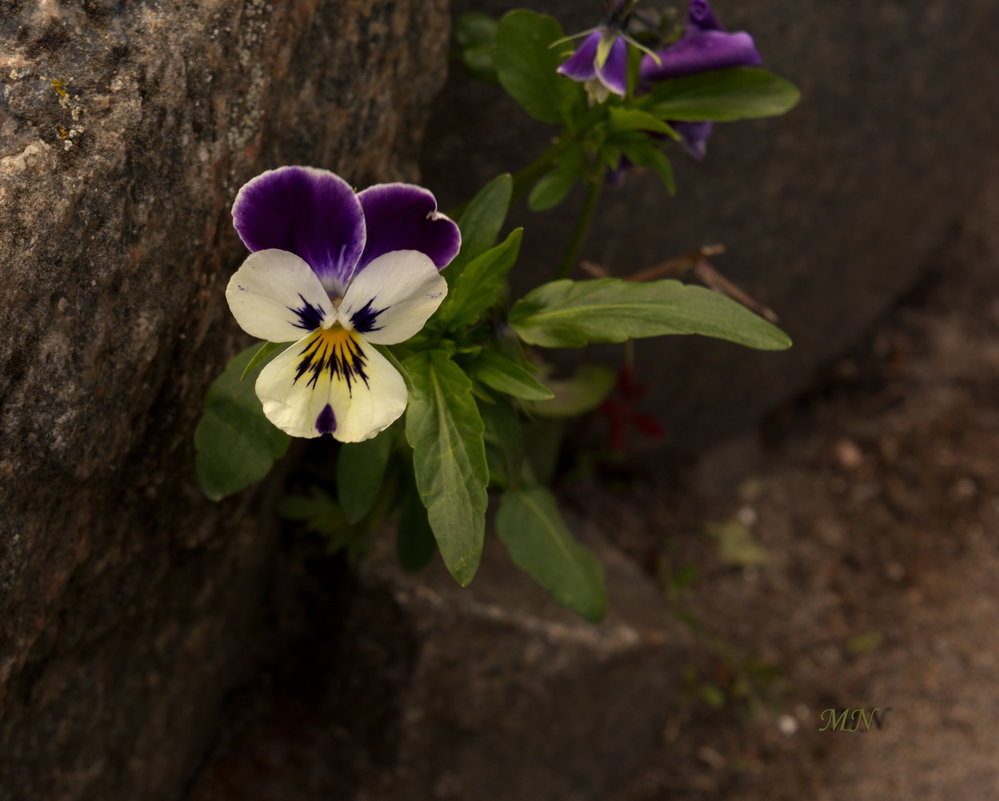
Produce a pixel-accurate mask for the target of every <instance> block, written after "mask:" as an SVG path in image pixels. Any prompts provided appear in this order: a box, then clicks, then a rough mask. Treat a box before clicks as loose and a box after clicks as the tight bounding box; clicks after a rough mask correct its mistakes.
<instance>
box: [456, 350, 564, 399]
mask: <svg viewBox="0 0 999 801" xmlns="http://www.w3.org/2000/svg"><path fill="white" fill-rule="evenodd" d="M469 374H470V375H471V376H472V378H474V379H476V380H477V381H481V382H482V383H483V384H485V385H486V386H487V387H489V388H490V389H495V390H496V391H497V392H503V393H505V394H506V395H511V396H513V397H514V398H522V399H523V400H532V401H544V400H548V399H550V398H554V397H555V395H554V393H553V392H552V391H551V390H550V389H548V387H546V386H545V385H544V384H542V383H541V382H540V381H538V379H536V378H535V377H534V375H533V374H532V373H531V372H530V371H528V370H527V369H526V368H524V367H521V366H520V365H519V364H517V363H516V362H514V361H512V360H510V359H508V358H507V357H506V356H504V355H502V354H501V353H497V352H496V351H494V350H484V351H482V353H480V354H479V355H478V357H477V358H476V359H475V361H474V362H472V365H471V367H470V368H469Z"/></svg>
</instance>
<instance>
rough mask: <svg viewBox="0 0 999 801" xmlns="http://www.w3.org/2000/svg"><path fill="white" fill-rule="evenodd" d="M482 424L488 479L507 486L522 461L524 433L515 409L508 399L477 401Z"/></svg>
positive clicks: (517, 474)
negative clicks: (504, 400)
mask: <svg viewBox="0 0 999 801" xmlns="http://www.w3.org/2000/svg"><path fill="white" fill-rule="evenodd" d="M479 413H480V414H481V415H482V422H483V423H484V424H485V426H486V433H485V441H486V461H487V462H488V464H489V477H490V480H491V481H492V483H494V484H497V485H499V486H502V487H510V486H513V485H514V484H516V483H517V482H518V481H519V480H520V475H521V469H522V466H523V464H524V433H523V429H522V428H521V426H520V418H519V417H518V415H517V411H516V409H514V408H513V407H512V406H510V405H509V404H508V403H502V402H501V403H489V404H480V405H479Z"/></svg>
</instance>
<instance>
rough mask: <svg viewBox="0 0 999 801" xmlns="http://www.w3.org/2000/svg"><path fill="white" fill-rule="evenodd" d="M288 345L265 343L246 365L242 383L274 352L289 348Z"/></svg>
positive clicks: (241, 378) (241, 377)
mask: <svg viewBox="0 0 999 801" xmlns="http://www.w3.org/2000/svg"><path fill="white" fill-rule="evenodd" d="M287 347H288V344H287V343H284V344H282V343H280V342H265V343H264V344H263V345H261V346H260V348H259V350H257V352H256V353H254V354H253V358H252V359H250V361H248V362H247V363H246V367H244V368H243V374H242V375H241V376H240V377H239V380H240V381H243V380H244V379H245V378H246V377H247V376H248V375H249V374H250V373H252V372H253V371H254V370H256V369H257V367H259V366H260V365H261V364H263V362H264V360H265V359H267V357H268V356H270V355H271V354H272V353H273V352H274V351H276V350H277V349H278V348H287Z"/></svg>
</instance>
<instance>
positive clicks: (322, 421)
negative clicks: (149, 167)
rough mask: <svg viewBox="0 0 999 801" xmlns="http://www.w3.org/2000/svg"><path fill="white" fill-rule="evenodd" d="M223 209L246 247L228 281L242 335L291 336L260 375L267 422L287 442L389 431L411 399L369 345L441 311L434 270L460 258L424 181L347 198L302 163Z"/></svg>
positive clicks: (390, 340)
mask: <svg viewBox="0 0 999 801" xmlns="http://www.w3.org/2000/svg"><path fill="white" fill-rule="evenodd" d="M232 216H233V223H234V225H235V227H236V231H237V232H238V233H239V236H240V238H241V239H242V240H243V242H244V244H245V245H246V246H247V247H248V248H249V249H250V250H251V251H253V252H252V253H251V255H250V256H249V257H248V258H247V259H246V261H244V262H243V264H242V266H241V267H240V268H239V269H238V270H237V271H236V273H235V274H234V275H233V276H232V279H231V280H230V281H229V286H228V287H227V289H226V299H227V300H228V302H229V308H230V309H231V310H232V313H233V315H234V316H235V318H236V322H238V323H239V325H240V327H241V328H242V329H243V330H244V331H246V332H247V333H248V334H250V335H252V336H255V337H259V338H260V339H265V340H268V341H271V342H280V343H284V342H287V343H293V344H291V345H290V346H289V347H288V348H287V349H286V350H284V351H283V352H282V353H280V354H279V355H278V356H277V357H275V358H274V359H273V360H272V361H271V362H270V363H269V364H267V365H266V366H265V367H264V368H263V370H261V372H260V375H259V377H258V378H257V382H256V387H255V389H256V392H257V396H258V397H259V398H260V400H261V402H262V404H263V410H264V414H265V415H266V416H267V419H268V420H270V421H271V422H272V423H273V424H274V425H275V426H277V427H278V428H280V429H281V430H282V431H284V432H286V433H288V434H290V435H291V436H294V437H317V436H320V435H321V434H332V435H333V437H335V438H336V439H338V440H340V441H341V442H360V441H362V440H365V439H369V438H370V437H373V436H375V435H376V434H378V433H379V432H380V431H382V430H384V429H385V428H387V427H388V426H389V425H391V424H392V423H393V422H394V421H395V420H396V419H397V418H398V417H399V416H400V415H401V414H402V413H403V411H404V410H405V408H406V403H407V401H408V394H407V391H406V384H405V382H404V381H403V378H402V376H401V375H399V372H398V371H397V370H396V369H395V368H394V367H393V366H392V365H391V364H390V363H389V361H388V360H387V359H386V358H385V357H384V356H382V354H380V353H379V352H378V351H377V350H376V349H375V348H374V347H372V346H373V345H392V344H395V343H398V342H402V341H404V340H406V339H409V338H410V337H411V336H413V335H414V334H416V333H417V332H418V331H419V330H420V329H421V328H423V326H424V324H425V323H426V321H427V320H428V319H429V317H430V315H432V314H433V313H434V312H435V311H436V310H437V307H438V306H440V304H441V301H442V300H443V299H444V296H445V295H446V294H447V283H446V282H445V281H444V279H443V278H441V276H440V275H439V271H440V270H441V269H443V268H444V267H445V266H447V265H448V264H449V263H450V262H451V260H452V259H453V258H454V257H455V255H457V253H458V249H459V247H460V245H461V236H460V234H459V232H458V226H457V225H455V224H454V222H452V221H451V220H450V219H448V218H447V217H445V216H444V215H443V214H440V213H439V212H438V211H437V201H436V200H435V198H434V196H433V195H432V194H431V193H430V192H429V191H427V190H426V189H423V188H421V187H418V186H412V185H410V184H378V185H376V186H372V187H370V188H368V189H365V190H364V191H363V192H359V193H356V194H355V192H354V190H353V189H352V188H351V187H350V185H349V184H348V183H347V182H346V181H344V180H343V179H342V178H340V177H338V176H336V175H334V174H333V173H331V172H327V171H325V170H317V169H313V168H309V167H283V168H281V169H277V170H271V171H270V172H265V173H263V174H262V175H259V176H257V177H256V178H254V179H253V180H251V181H250V182H249V183H247V184H246V185H245V186H244V187H243V188H242V189H240V191H239V194H238V195H237V197H236V202H235V204H234V205H233V208H232Z"/></svg>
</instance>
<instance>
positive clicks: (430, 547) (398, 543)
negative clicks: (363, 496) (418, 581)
mask: <svg viewBox="0 0 999 801" xmlns="http://www.w3.org/2000/svg"><path fill="white" fill-rule="evenodd" d="M395 553H396V556H397V557H398V559H399V565H400V566H401V567H402V569H403V570H405V571H406V572H407V573H417V572H419V571H420V570H423V568H425V567H426V566H427V564H428V563H429V562H430V560H431V559H433V558H434V554H435V553H437V543H436V542H435V541H434V531H433V529H432V528H430V521H429V520H428V519H427V510H426V508H425V507H424V506H423V502H422V501H421V500H420V496H419V495H418V494H417V491H416V486H415V485H413V487H412V489H411V490H410V491H409V492H408V493H407V494H406V497H405V499H404V500H403V502H402V504H401V505H400V507H399V516H398V518H397V519H396V531H395Z"/></svg>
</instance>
